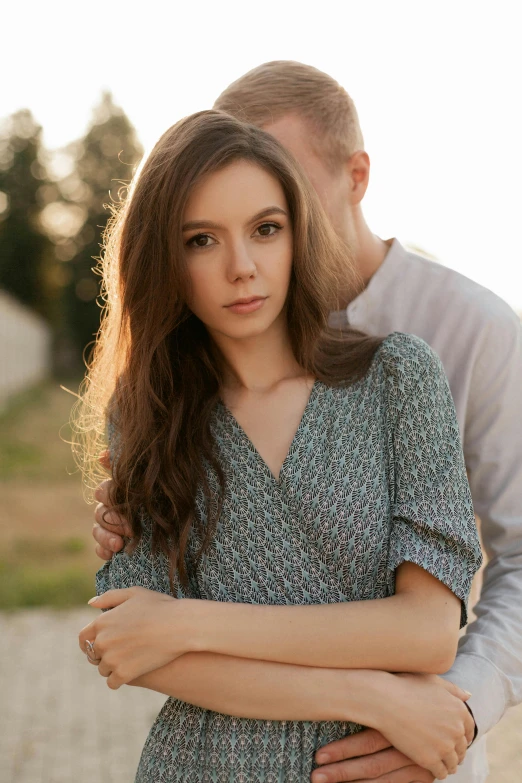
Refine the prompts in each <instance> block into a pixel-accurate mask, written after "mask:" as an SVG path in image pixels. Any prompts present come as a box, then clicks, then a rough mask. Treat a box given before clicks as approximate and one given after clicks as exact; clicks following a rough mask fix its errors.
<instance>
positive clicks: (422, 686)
mask: <svg viewBox="0 0 522 783" xmlns="http://www.w3.org/2000/svg"><path fill="white" fill-rule="evenodd" d="M389 676H390V677H391V678H392V679H391V681H390V683H389V686H388V687H387V689H386V692H385V693H383V692H382V691H381V697H384V698H381V700H380V701H379V700H377V701H376V702H375V704H374V705H373V708H372V716H371V719H370V721H369V722H368V723H369V725H371V726H372V728H375V729H377V730H378V731H380V732H381V734H383V735H384V736H385V737H386V739H387V740H388V741H389V742H390V743H391V744H392V745H393V746H394V747H395V748H396V749H397V750H399V751H400V752H401V753H403V754H404V755H405V756H407V757H408V758H409V759H411V760H412V761H413V762H414V763H415V764H417V765H418V766H419V767H424V768H425V769H427V770H429V771H430V772H431V774H432V775H434V777H435V778H437V779H438V780H444V779H445V778H446V777H447V776H448V775H451V774H453V773H454V772H456V771H457V768H458V765H459V764H460V763H461V762H462V761H463V759H464V756H465V755H466V751H467V748H468V745H469V744H470V743H471V741H472V740H473V735H474V731H475V725H474V721H473V718H472V717H471V715H470V713H469V711H468V710H467V708H466V706H465V704H464V702H465V701H467V699H469V697H470V695H471V694H469V693H468V692H467V691H463V690H462V689H461V688H459V687H458V686H457V685H454V684H453V683H451V682H447V681H446V680H443V679H442V678H440V677H437V676H436V675H433V674H392V675H389ZM441 686H442V687H441Z"/></svg>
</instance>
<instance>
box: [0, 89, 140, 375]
mask: <svg viewBox="0 0 522 783" xmlns="http://www.w3.org/2000/svg"><path fill="white" fill-rule="evenodd" d="M142 154H143V150H142V147H141V145H140V142H139V141H138V138H137V136H136V132H135V130H134V128H133V126H132V125H131V123H130V121H129V119H128V118H127V116H126V115H125V113H124V111H123V110H122V109H121V108H120V107H119V106H117V105H115V103H114V102H113V99H112V96H111V95H110V93H104V94H103V96H102V98H101V101H100V103H99V105H98V106H97V107H96V108H95V110H94V113H93V118H92V122H91V124H90V127H89V128H88V131H87V133H86V135H85V136H84V138H82V139H80V140H78V141H75V142H73V143H71V144H70V145H68V146H67V147H66V148H65V149H63V150H60V151H58V152H54V153H51V152H49V151H48V150H46V149H45V148H44V146H43V143H42V128H41V127H40V126H39V125H38V124H37V122H36V121H35V119H34V118H33V116H32V114H31V112H30V111H29V110H28V109H23V110H21V111H18V112H16V113H15V114H13V115H12V116H11V117H9V118H8V119H7V120H5V121H4V122H3V123H2V125H1V126H0V289H3V290H5V291H8V292H9V293H11V294H12V295H13V296H15V297H16V298H17V299H18V300H19V301H20V302H22V303H23V304H25V305H27V306H28V307H30V308H32V309H33V310H35V311H36V312H37V313H39V314H40V315H41V316H42V317H43V318H44V319H46V321H48V323H49V324H50V326H51V329H52V333H53V338H54V351H53V354H54V362H55V367H54V370H55V371H56V372H68V371H73V372H74V371H77V370H78V369H82V367H83V365H82V356H86V357H87V356H88V354H89V348H90V347H92V342H93V340H94V337H95V335H96V332H97V330H98V327H99V324H100V313H101V305H102V302H101V299H100V298H99V292H100V278H99V276H98V275H96V274H95V272H94V271H93V270H94V268H95V267H96V264H97V258H98V257H99V255H100V249H101V248H100V246H101V241H102V234H103V230H104V228H105V225H106V223H107V220H108V219H109V217H110V211H109V209H108V208H107V207H106V206H104V205H107V204H108V203H111V202H112V203H117V202H119V200H120V195H119V192H120V190H121V188H122V187H124V186H125V185H126V184H128V183H129V182H130V180H131V179H132V176H133V174H134V171H135V169H136V166H137V164H138V163H139V161H140V159H141V156H142Z"/></svg>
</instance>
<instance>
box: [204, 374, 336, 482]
mask: <svg viewBox="0 0 522 783" xmlns="http://www.w3.org/2000/svg"><path fill="white" fill-rule="evenodd" d="M320 383H321V381H320V380H319V379H318V378H316V379H315V381H314V383H313V386H312V388H311V389H310V394H309V395H308V399H307V401H306V405H305V407H304V409H303V413H302V416H301V419H300V421H299V424H298V425H297V429H296V431H295V432H294V437H293V438H292V441H291V443H290V446H289V447H288V451H287V452H286V455H285V458H284V459H283V461H282V463H281V467H280V468H279V475H278V476H277V478H276V476H275V475H274V474H273V473H272V471H271V469H270V468H269V466H268V463H267V462H266V460H265V459H264V458H263V457H262V456H261V453H260V452H259V451H258V449H257V447H256V445H255V444H254V442H253V441H252V440H251V439H250V438H249V436H248V435H247V433H246V431H245V430H244V429H243V427H242V426H241V424H240V423H239V422H238V420H237V419H236V417H235V416H234V414H233V413H232V411H231V410H230V408H228V407H227V406H226V405H225V403H224V402H223V400H221V399H219V400H218V405H220V406H221V408H222V409H223V411H224V414H225V416H226V417H227V418H228V419H229V420H230V422H231V423H232V426H233V427H234V428H235V429H236V430H237V431H238V432H239V433H240V435H241V438H242V440H243V442H244V443H245V445H246V446H247V447H248V449H249V451H251V452H252V453H253V454H255V456H256V459H257V461H258V463H259V464H260V465H261V466H262V468H263V469H264V471H265V472H266V473H267V474H268V475H269V476H270V478H271V480H272V481H273V482H274V484H275V485H276V486H277V487H281V486H282V477H283V471H284V468H285V465H286V463H287V462H288V460H289V459H290V458H291V457H292V455H293V453H294V452H295V450H296V449H297V448H298V446H299V441H300V436H301V432H302V430H303V429H304V426H305V424H306V420H307V419H308V415H309V411H310V406H311V404H312V402H313V399H314V398H315V396H316V394H317V390H318V388H319V385H320Z"/></svg>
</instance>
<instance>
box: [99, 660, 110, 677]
mask: <svg viewBox="0 0 522 783" xmlns="http://www.w3.org/2000/svg"><path fill="white" fill-rule="evenodd" d="M98 672H99V673H100V674H101V676H102V677H109V676H110V675H111V673H112V669H111V668H110V667H109V666H107V664H106V663H104V662H103V660H102V661H101V663H99V664H98Z"/></svg>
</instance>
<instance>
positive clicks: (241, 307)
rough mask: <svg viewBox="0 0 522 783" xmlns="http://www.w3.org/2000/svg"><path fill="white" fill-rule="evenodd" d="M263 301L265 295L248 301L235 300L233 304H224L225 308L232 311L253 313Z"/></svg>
mask: <svg viewBox="0 0 522 783" xmlns="http://www.w3.org/2000/svg"><path fill="white" fill-rule="evenodd" d="M265 301H266V296H264V297H259V298H258V299H252V300H251V301H250V302H236V303H235V304H231V305H226V308H227V310H230V312H232V313H237V314H238V315H246V314H247V313H253V312H254V311H255V310H259V309H260V308H261V307H263V305H264V303H265Z"/></svg>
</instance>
